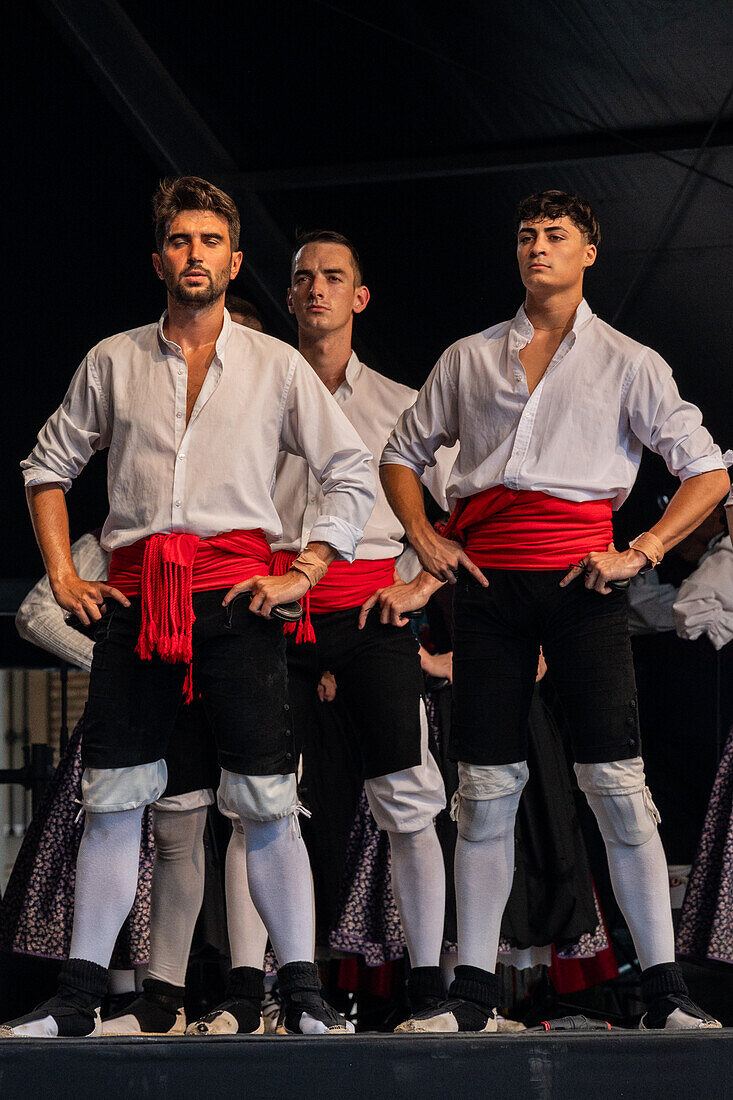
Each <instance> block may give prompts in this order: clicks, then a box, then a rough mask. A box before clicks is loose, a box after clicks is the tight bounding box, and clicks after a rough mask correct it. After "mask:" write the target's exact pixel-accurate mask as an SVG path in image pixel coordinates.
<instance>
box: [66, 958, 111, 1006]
mask: <svg viewBox="0 0 733 1100" xmlns="http://www.w3.org/2000/svg"><path fill="white" fill-rule="evenodd" d="M108 977H109V974H108V971H107V968H106V966H99V965H98V963H93V962H89V961H88V959H67V960H66V962H65V963H64V964H63V966H62V967H61V970H60V972H59V984H58V994H57V996H58V998H59V999H60V1000H63V1001H69V1002H70V1003H72V1004H74V1005H76V1006H77V1007H78V1008H80V1009H81V1010H82V1011H85V1010H86V1011H92V1012H93V1010H94V1009H96V1008H99V1006H100V1005H101V1003H102V1000H103V998H104V995H105V993H106V992H107V980H108Z"/></svg>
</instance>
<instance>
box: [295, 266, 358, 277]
mask: <svg viewBox="0 0 733 1100" xmlns="http://www.w3.org/2000/svg"><path fill="white" fill-rule="evenodd" d="M323 273H324V275H345V274H346V270H345V269H344V268H343V267H324V269H323ZM312 274H313V268H311V267H296V269H295V271H294V272H293V278H295V276H296V275H312Z"/></svg>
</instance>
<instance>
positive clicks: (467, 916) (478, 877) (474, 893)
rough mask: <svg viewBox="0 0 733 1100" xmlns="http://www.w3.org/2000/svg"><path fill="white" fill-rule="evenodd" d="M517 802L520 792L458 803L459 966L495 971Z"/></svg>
mask: <svg viewBox="0 0 733 1100" xmlns="http://www.w3.org/2000/svg"><path fill="white" fill-rule="evenodd" d="M520 797H521V791H518V792H517V793H516V794H507V795H504V796H502V797H501V798H492V799H487V800H482V801H474V800H469V799H466V798H462V799H461V803H460V814H459V818H458V840H457V842H456V856H455V880H456V912H457V917H458V958H457V960H456V962H457V965H459V966H477V967H480V968H481V969H482V970H488V971H490V972H491V973H492V974H493V973H495V971H496V956H497V954H498V951H499V936H500V932H501V918H502V915H503V913H504V909H505V907H506V903H507V901H508V900H509V893H510V891H511V888H512V879H513V878H514V819H515V817H516V816H517V807H518V806H519V799H520ZM469 838H471V839H469Z"/></svg>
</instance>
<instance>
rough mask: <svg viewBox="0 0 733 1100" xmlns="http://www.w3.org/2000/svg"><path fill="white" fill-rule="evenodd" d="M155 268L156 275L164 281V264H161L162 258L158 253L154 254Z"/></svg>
mask: <svg viewBox="0 0 733 1100" xmlns="http://www.w3.org/2000/svg"><path fill="white" fill-rule="evenodd" d="M153 267H154V268H155V274H156V275H157V276H158V278H159V279H161V280H162V279H163V264H162V263H161V262H160V256H159V255H158V253H157V252H154V253H153Z"/></svg>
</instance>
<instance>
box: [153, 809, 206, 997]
mask: <svg viewBox="0 0 733 1100" xmlns="http://www.w3.org/2000/svg"><path fill="white" fill-rule="evenodd" d="M207 810H208V807H207V806H198V807H197V808H196V809H193V810H154V811H153V835H154V837H155V862H154V864H153V890H152V904H151V912H150V966H149V968H148V975H149V977H151V978H157V979H158V980H159V981H162V982H169V983H170V984H171V985H175V986H183V985H185V983H186V970H187V969H188V955H189V952H190V950H191V940H192V939H193V930H194V927H195V925H196V918H197V917H198V915H199V910H200V908H201V902H202V901H203V898H204V829H205V827H206V814H207Z"/></svg>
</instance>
